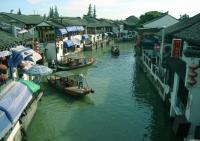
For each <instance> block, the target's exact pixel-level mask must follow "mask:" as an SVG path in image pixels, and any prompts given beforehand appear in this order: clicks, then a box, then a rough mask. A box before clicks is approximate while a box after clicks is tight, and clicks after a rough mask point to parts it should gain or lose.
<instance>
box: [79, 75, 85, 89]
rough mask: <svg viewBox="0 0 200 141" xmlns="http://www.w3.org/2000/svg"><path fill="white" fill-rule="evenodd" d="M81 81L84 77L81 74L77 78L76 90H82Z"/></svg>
mask: <svg viewBox="0 0 200 141" xmlns="http://www.w3.org/2000/svg"><path fill="white" fill-rule="evenodd" d="M83 81H84V76H83V74H80V75H79V76H78V88H79V89H80V88H83Z"/></svg>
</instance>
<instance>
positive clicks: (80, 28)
mask: <svg viewBox="0 0 200 141" xmlns="http://www.w3.org/2000/svg"><path fill="white" fill-rule="evenodd" d="M76 29H77V31H84V27H83V26H76Z"/></svg>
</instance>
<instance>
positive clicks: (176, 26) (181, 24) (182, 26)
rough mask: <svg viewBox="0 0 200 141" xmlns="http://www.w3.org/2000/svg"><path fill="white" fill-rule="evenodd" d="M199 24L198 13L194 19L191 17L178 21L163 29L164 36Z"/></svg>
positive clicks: (199, 17)
mask: <svg viewBox="0 0 200 141" xmlns="http://www.w3.org/2000/svg"><path fill="white" fill-rule="evenodd" d="M199 22H200V13H199V14H197V15H196V16H194V17H191V18H189V19H186V20H183V21H180V22H178V23H176V24H174V25H172V26H169V27H168V28H166V29H165V35H173V34H175V33H178V32H180V31H182V30H184V29H186V28H188V27H190V26H192V25H194V24H196V23H199Z"/></svg>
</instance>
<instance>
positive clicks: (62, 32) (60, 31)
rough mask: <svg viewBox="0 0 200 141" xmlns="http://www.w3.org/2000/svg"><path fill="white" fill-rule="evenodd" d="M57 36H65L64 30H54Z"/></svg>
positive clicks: (65, 31)
mask: <svg viewBox="0 0 200 141" xmlns="http://www.w3.org/2000/svg"><path fill="white" fill-rule="evenodd" d="M55 32H56V35H57V36H62V35H64V34H67V29H66V28H56V30H55Z"/></svg>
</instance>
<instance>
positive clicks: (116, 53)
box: [111, 46, 120, 56]
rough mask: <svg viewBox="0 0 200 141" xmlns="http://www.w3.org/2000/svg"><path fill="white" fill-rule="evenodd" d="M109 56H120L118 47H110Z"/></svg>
mask: <svg viewBox="0 0 200 141" xmlns="http://www.w3.org/2000/svg"><path fill="white" fill-rule="evenodd" d="M111 54H112V55H116V56H119V54H120V50H119V47H118V46H112V48H111Z"/></svg>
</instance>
